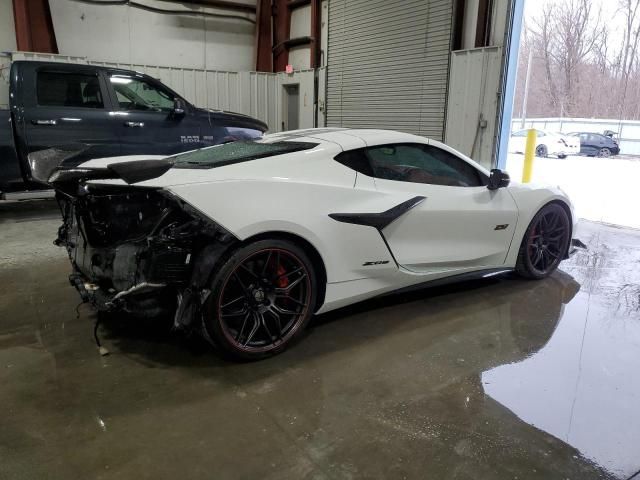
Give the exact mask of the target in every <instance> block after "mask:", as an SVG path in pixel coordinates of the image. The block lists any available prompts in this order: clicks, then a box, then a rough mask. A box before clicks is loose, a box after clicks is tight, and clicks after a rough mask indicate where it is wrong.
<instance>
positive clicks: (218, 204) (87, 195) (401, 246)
mask: <svg viewBox="0 0 640 480" xmlns="http://www.w3.org/2000/svg"><path fill="white" fill-rule="evenodd" d="M67 156H68V155H67ZM64 157H65V155H64V152H59V151H58V152H57V154H56V155H51V152H48V154H46V153H42V154H40V155H37V154H33V155H31V156H30V161H31V164H32V170H33V176H34V177H36V178H40V179H41V180H46V181H47V182H48V183H50V184H52V185H54V187H55V188H56V191H57V199H58V201H59V203H60V206H61V210H62V215H63V219H64V222H63V225H62V226H61V227H60V231H59V235H58V239H57V240H56V243H57V244H59V245H61V246H65V247H66V249H67V250H68V253H69V257H70V259H71V264H72V266H73V273H72V275H71V276H70V280H71V283H72V284H73V285H74V286H75V287H76V288H77V289H78V291H79V292H80V295H81V296H82V299H83V300H84V301H87V302H91V303H92V304H93V305H94V306H95V307H96V308H97V309H99V310H125V311H129V312H134V313H137V314H143V315H147V316H149V315H159V314H161V313H162V312H165V314H166V311H169V312H171V314H172V315H173V316H174V318H175V320H174V321H175V326H176V327H178V328H192V329H197V330H199V331H201V332H202V333H203V335H204V336H205V337H206V338H207V339H208V340H209V341H211V342H212V343H213V344H215V345H216V346H217V347H218V348H219V349H220V350H222V351H223V352H224V353H226V354H228V355H230V356H232V357H235V358H239V359H257V358H262V357H265V356H268V355H272V354H275V353H278V352H280V351H282V350H283V349H285V348H286V347H287V346H288V345H290V344H291V343H292V342H293V341H294V340H295V339H296V338H297V337H299V336H300V334H301V333H302V331H303V329H304V328H305V326H306V324H307V323H308V322H309V320H310V318H311V316H312V315H313V314H314V313H322V312H327V311H329V310H333V309H336V308H339V307H343V306H345V305H349V304H352V303H355V302H358V301H361V300H365V299H367V298H370V297H373V296H376V295H380V294H384V293H388V292H392V291H396V290H400V289H405V288H409V287H415V286H417V285H421V284H424V283H427V282H433V281H443V280H445V279H446V280H447V281H452V280H457V279H463V278H464V279H467V278H469V277H474V276H480V277H481V276H489V275H495V274H498V273H502V272H508V271H513V270H515V271H516V272H517V273H519V274H521V275H522V276H524V277H528V278H536V279H538V278H544V277H546V276H547V275H549V274H550V273H552V272H553V271H554V270H555V269H556V268H557V267H558V264H559V263H560V261H561V260H562V259H564V258H567V256H568V255H569V254H570V253H571V251H572V250H573V247H574V246H576V245H578V244H579V241H575V240H574V241H572V232H573V222H574V215H573V211H572V207H571V203H570V202H569V199H568V198H567V197H566V196H565V195H564V193H563V192H562V191H560V190H559V189H556V188H534V187H531V186H525V185H512V186H509V178H508V176H507V175H506V174H505V173H504V172H502V171H500V170H492V171H491V172H488V171H487V170H485V169H484V168H482V167H481V166H480V165H478V164H477V163H475V162H473V161H472V160H470V159H469V158H467V157H465V156H464V155H462V154H460V153H458V152H456V151H455V150H452V149H451V148H449V147H447V146H445V145H443V144H441V143H439V142H435V141H432V140H428V139H425V138H422V137H417V136H413V135H409V134H403V133H398V132H392V131H382V130H348V129H313V130H303V131H295V132H286V133H282V134H274V135H267V136H265V137H264V138H263V139H261V140H258V141H238V142H233V143H228V144H224V145H219V146H214V147H209V148H205V149H201V150H195V151H192V152H187V153H183V154H179V155H176V156H173V157H168V158H158V157H155V158H149V157H145V159H143V160H140V159H136V158H111V159H100V160H91V161H89V162H86V163H83V164H80V165H71V166H70V165H68V162H62V163H60V160H61V158H64Z"/></svg>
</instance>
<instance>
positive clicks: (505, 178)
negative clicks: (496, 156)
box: [487, 168, 511, 190]
mask: <svg viewBox="0 0 640 480" xmlns="http://www.w3.org/2000/svg"><path fill="white" fill-rule="evenodd" d="M510 180H511V179H510V178H509V174H508V173H507V172H503V171H502V170H500V169H499V168H494V169H493V170H491V175H490V176H489V185H487V188H488V189H489V190H497V189H498V188H503V187H508V186H509V181H510Z"/></svg>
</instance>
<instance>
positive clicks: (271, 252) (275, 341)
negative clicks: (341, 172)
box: [203, 239, 318, 361]
mask: <svg viewBox="0 0 640 480" xmlns="http://www.w3.org/2000/svg"><path fill="white" fill-rule="evenodd" d="M317 291H318V286H317V278H316V275H315V269H314V267H313V264H312V263H311V261H310V260H309V257H308V255H307V254H306V253H305V252H304V250H303V249H302V248H300V247H299V246H298V245H296V244H295V243H293V242H290V241H288V240H280V239H267V240H259V241H256V242H254V243H251V244H248V245H245V246H242V247H240V248H238V249H237V250H235V251H234V252H232V254H231V255H230V256H229V257H228V258H227V259H226V260H225V261H224V262H223V264H222V266H221V267H220V268H219V269H218V271H217V272H216V274H215V276H214V278H213V280H212V282H211V294H210V295H209V297H208V298H207V301H206V302H205V304H204V309H203V329H204V334H205V337H206V338H207V339H208V340H209V341H210V342H211V343H212V344H214V345H215V346H216V347H218V348H219V349H220V350H221V352H222V353H223V354H224V355H225V356H227V357H230V358H232V359H234V360H244V361H247V360H260V359H262V358H266V357H270V356H272V355H276V354H278V353H281V352H282V351H284V350H285V349H286V348H288V347H289V346H290V345H292V344H293V343H294V342H295V341H296V340H298V339H299V338H300V337H301V335H302V334H303V332H304V329H305V327H306V326H307V324H308V323H309V320H310V319H311V316H312V315H313V310H314V306H315V303H316V298H317Z"/></svg>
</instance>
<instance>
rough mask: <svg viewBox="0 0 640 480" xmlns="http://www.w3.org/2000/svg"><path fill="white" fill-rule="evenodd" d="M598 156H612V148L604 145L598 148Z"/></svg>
mask: <svg viewBox="0 0 640 480" xmlns="http://www.w3.org/2000/svg"><path fill="white" fill-rule="evenodd" d="M598 156H599V157H602V158H609V157H610V156H611V150H609V149H608V148H607V147H602V148H601V149H600V150H598Z"/></svg>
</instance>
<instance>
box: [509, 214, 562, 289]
mask: <svg viewBox="0 0 640 480" xmlns="http://www.w3.org/2000/svg"><path fill="white" fill-rule="evenodd" d="M570 234H571V225H570V221H569V216H568V215H567V212H566V211H565V209H564V208H563V207H561V206H560V205H558V204H557V203H550V204H548V205H546V206H544V207H543V208H542V209H541V210H540V211H539V212H538V213H537V214H536V216H535V217H533V220H532V221H531V223H530V224H529V228H528V229H527V231H526V233H525V236H524V238H523V240H522V244H521V246H520V251H519V252H518V260H517V263H516V271H517V272H518V273H519V274H520V275H522V276H523V277H526V278H535V279H540V278H545V277H547V276H549V275H550V274H551V273H553V272H554V271H555V270H556V268H558V265H559V264H560V262H561V261H562V260H563V258H564V256H565V254H566V252H567V249H568V247H569V241H570Z"/></svg>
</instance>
